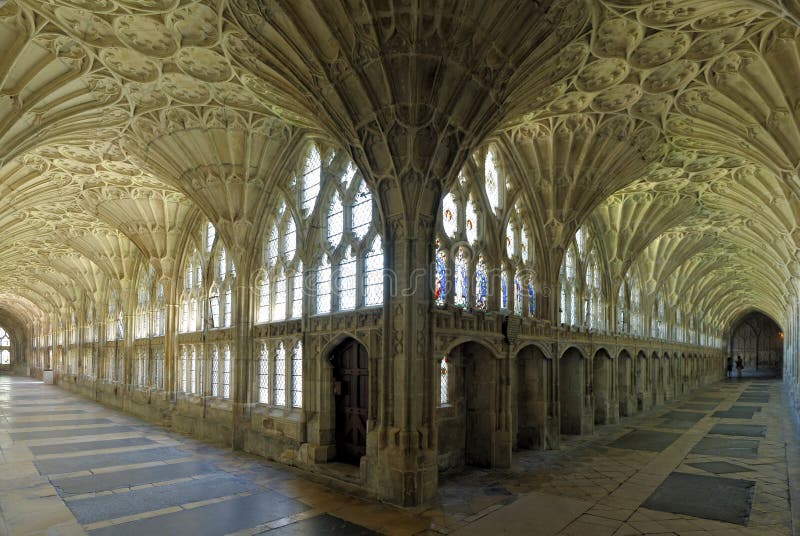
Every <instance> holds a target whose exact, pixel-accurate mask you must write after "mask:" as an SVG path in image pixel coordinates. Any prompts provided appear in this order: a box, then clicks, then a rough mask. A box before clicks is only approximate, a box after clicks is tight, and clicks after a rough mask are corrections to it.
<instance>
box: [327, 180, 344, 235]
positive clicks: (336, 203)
mask: <svg viewBox="0 0 800 536" xmlns="http://www.w3.org/2000/svg"><path fill="white" fill-rule="evenodd" d="M343 231H344V208H343V207H342V198H341V197H339V194H338V193H335V194H333V199H332V200H331V206H330V208H329V209H328V243H329V244H330V245H331V246H332V247H334V248H335V247H336V246H338V245H339V242H340V241H341V239H342V232H343Z"/></svg>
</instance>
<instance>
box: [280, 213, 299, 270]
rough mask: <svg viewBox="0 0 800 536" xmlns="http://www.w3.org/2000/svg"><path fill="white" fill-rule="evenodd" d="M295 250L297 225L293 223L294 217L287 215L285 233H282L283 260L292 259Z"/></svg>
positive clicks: (288, 260)
mask: <svg viewBox="0 0 800 536" xmlns="http://www.w3.org/2000/svg"><path fill="white" fill-rule="evenodd" d="M295 251H297V226H296V225H295V223H294V218H292V217H291V216H289V222H288V223H287V224H286V234H285V235H283V259H284V261H285V262H291V261H292V260H293V259H294V254H295Z"/></svg>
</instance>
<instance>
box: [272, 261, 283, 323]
mask: <svg viewBox="0 0 800 536" xmlns="http://www.w3.org/2000/svg"><path fill="white" fill-rule="evenodd" d="M285 318H286V275H285V274H284V273H283V268H281V270H280V271H279V272H278V276H277V278H276V280H275V300H274V301H273V302H272V320H283V319H285Z"/></svg>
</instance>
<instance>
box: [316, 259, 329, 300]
mask: <svg viewBox="0 0 800 536" xmlns="http://www.w3.org/2000/svg"><path fill="white" fill-rule="evenodd" d="M330 311H331V265H330V263H328V259H327V258H323V259H322V264H321V265H320V267H319V268H318V269H317V314H325V313H329V312H330Z"/></svg>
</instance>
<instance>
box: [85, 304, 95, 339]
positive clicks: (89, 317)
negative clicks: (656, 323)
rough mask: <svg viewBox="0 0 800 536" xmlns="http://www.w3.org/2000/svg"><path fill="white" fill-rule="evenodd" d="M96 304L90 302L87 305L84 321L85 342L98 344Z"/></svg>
mask: <svg viewBox="0 0 800 536" xmlns="http://www.w3.org/2000/svg"><path fill="white" fill-rule="evenodd" d="M95 321H96V319H95V316H94V303H93V302H91V301H89V302H88V304H87V305H86V316H85V317H84V319H83V338H84V341H85V342H96V341H97V333H96V330H95Z"/></svg>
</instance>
